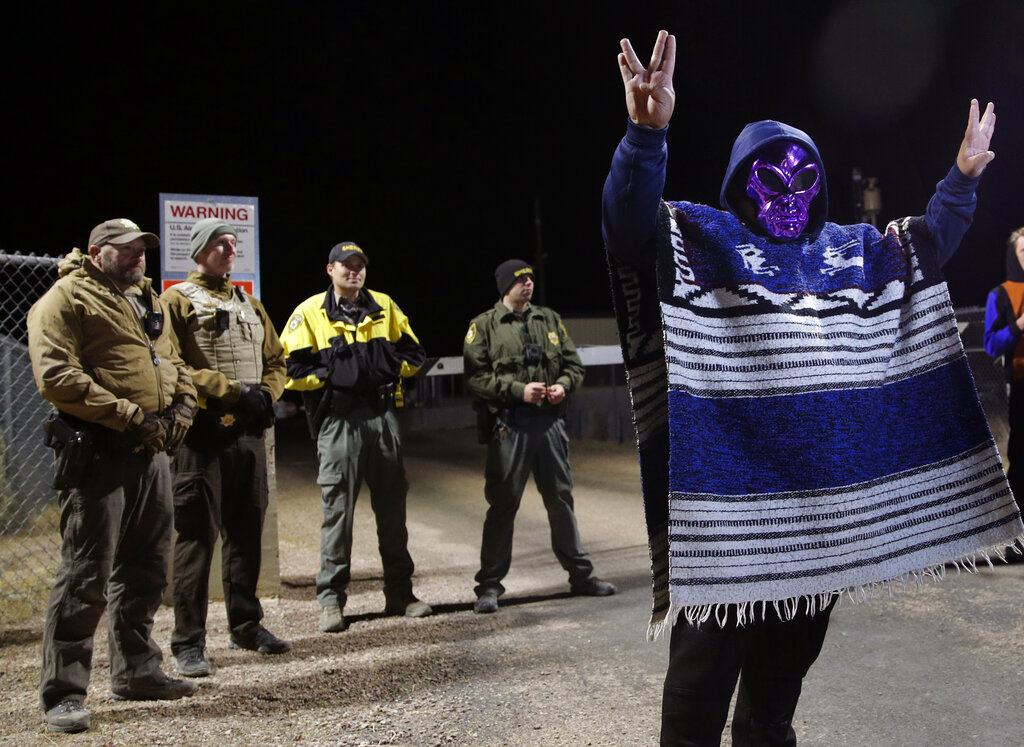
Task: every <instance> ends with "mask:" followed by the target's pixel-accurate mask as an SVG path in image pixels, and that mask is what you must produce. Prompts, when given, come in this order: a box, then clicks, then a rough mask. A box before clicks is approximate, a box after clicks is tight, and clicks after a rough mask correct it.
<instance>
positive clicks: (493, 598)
mask: <svg viewBox="0 0 1024 747" xmlns="http://www.w3.org/2000/svg"><path fill="white" fill-rule="evenodd" d="M473 611H474V612H476V613H478V614H481V615H487V614H490V613H491V612H497V611H498V591H497V589H485V590H484V591H481V592H480V596H478V597H477V598H476V602H475V603H474V604H473Z"/></svg>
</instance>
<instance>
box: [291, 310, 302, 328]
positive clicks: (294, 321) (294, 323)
mask: <svg viewBox="0 0 1024 747" xmlns="http://www.w3.org/2000/svg"><path fill="white" fill-rule="evenodd" d="M300 324H302V314H296V315H295V316H293V317H292V318H291V319H289V320H288V329H290V330H291V331H292V332H294V331H295V330H297V329H298V328H299V325H300Z"/></svg>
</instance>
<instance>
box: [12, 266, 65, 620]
mask: <svg viewBox="0 0 1024 747" xmlns="http://www.w3.org/2000/svg"><path fill="white" fill-rule="evenodd" d="M57 262H58V260H57V259H55V258H53V257H36V256H34V255H31V254H29V255H22V254H17V253H16V254H6V253H4V252H0V599H2V600H3V603H2V604H0V625H13V624H18V623H22V622H24V621H26V620H28V619H32V618H35V617H37V616H38V614H39V612H40V611H41V610H42V608H43V607H44V606H45V604H46V599H47V594H48V592H49V589H50V587H51V586H52V585H53V578H54V573H55V571H56V569H57V562H58V560H59V558H60V534H59V528H58V524H59V515H58V511H57V500H56V493H55V492H54V490H53V489H52V488H51V487H50V477H51V475H52V472H53V461H52V452H50V450H49V449H47V448H46V447H45V446H44V445H43V431H42V423H43V421H44V420H46V417H47V415H48V414H49V412H50V406H49V405H48V404H47V403H46V402H45V401H44V400H43V398H42V397H40V396H39V392H38V390H37V389H36V386H35V382H34V381H33V379H32V365H31V363H30V362H29V358H28V346H27V340H28V335H27V333H26V331H25V317H26V316H27V315H28V310H29V308H30V307H31V306H32V304H33V303H35V301H36V299H37V298H39V297H40V296H41V295H43V293H45V292H46V290H47V289H48V288H49V287H50V285H52V284H53V281H54V280H56V278H57Z"/></svg>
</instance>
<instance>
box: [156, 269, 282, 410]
mask: <svg viewBox="0 0 1024 747" xmlns="http://www.w3.org/2000/svg"><path fill="white" fill-rule="evenodd" d="M186 279H187V280H188V281H189V282H192V283H195V284H196V285H198V286H200V287H202V288H205V289H206V290H208V291H209V292H210V294H211V295H212V296H214V297H215V298H220V299H224V300H227V299H229V298H230V297H231V293H232V286H231V278H230V277H223V278H218V277H213V276H211V275H204V274H202V273H201V272H190V273H189V274H188V278H186ZM245 295H246V296H247V297H248V299H249V303H250V304H252V308H253V310H254V311H255V312H256V316H257V317H259V320H260V322H261V323H262V325H263V332H264V335H263V377H262V379H261V381H260V388H261V389H264V390H265V391H267V392H270V396H271V398H272V399H273V400H274V401H276V400H277V399H278V398H280V396H281V393H282V392H283V391H284V382H285V378H286V374H285V366H284V348H283V347H281V340H280V338H278V336H277V331H276V330H275V329H274V325H273V324H272V323H271V321H270V318H269V317H268V316H267V310H266V309H265V308H263V304H261V303H260V302H259V301H257V300H256V299H255V298H253V297H252V296H250V295H249V294H248V293H246V294H245ZM160 300H161V301H162V302H163V303H164V304H165V305H166V306H167V313H168V322H169V324H168V326H169V328H170V333H171V341H172V343H173V344H174V349H175V350H177V351H179V352H180V354H181V357H182V359H183V360H184V361H185V367H186V368H187V369H188V372H189V373H190V374H191V375H192V381H193V382H194V383H195V385H196V389H197V390H198V391H199V394H200V396H202V397H212V398H215V399H221V400H224V401H225V402H228V403H234V402H237V401H238V397H239V395H240V394H241V392H242V384H241V382H239V381H236V380H234V379H230V378H228V377H227V376H225V375H224V374H222V373H220V372H219V371H217V370H216V369H215V368H214V367H213V364H212V363H211V362H210V361H209V360H208V359H207V356H206V355H205V354H204V353H203V351H202V350H200V349H199V346H198V345H196V342H195V330H196V328H197V326H198V321H197V319H196V310H195V308H194V307H193V306H192V302H191V301H189V300H188V299H187V298H185V296H183V295H182V294H181V293H180V292H178V291H177V290H175V289H174V287H173V286H172V287H170V288H168V289H167V290H166V291H164V293H163V295H162V296H160Z"/></svg>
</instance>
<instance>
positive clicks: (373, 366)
mask: <svg viewBox="0 0 1024 747" xmlns="http://www.w3.org/2000/svg"><path fill="white" fill-rule="evenodd" d="M358 303H359V306H360V309H361V314H362V316H361V318H360V319H359V321H358V322H356V323H352V322H351V321H349V320H348V318H347V317H345V316H344V315H343V314H342V313H341V311H340V310H339V309H338V306H337V304H336V302H335V300H334V291H333V289H329V290H328V291H326V292H324V293H319V294H317V295H315V296H312V297H310V298H307V299H306V300H305V301H303V302H302V303H301V304H299V306H298V307H297V308H296V309H295V311H294V312H293V313H292V315H291V317H290V318H289V320H288V324H286V325H285V328H284V330H282V332H281V344H282V345H283V346H284V352H285V355H286V361H285V362H286V365H287V371H288V381H287V382H286V383H285V388H286V389H296V390H300V391H310V390H313V389H320V388H322V387H323V386H324V385H325V384H326V383H330V385H331V387H332V388H334V389H337V390H341V391H345V392H350V393H353V394H362V393H370V394H372V393H373V392H375V391H376V389H377V388H378V387H380V386H383V385H387V384H396V385H397V384H399V382H400V379H401V378H407V377H409V376H412V375H413V374H415V373H416V371H417V370H418V369H419V367H420V366H421V365H423V361H424V360H425V358H426V353H425V352H424V350H423V346H422V345H420V342H419V339H417V337H416V335H415V333H414V332H413V331H412V327H410V326H409V319H408V317H406V315H405V314H404V313H403V312H402V310H401V309H400V308H399V307H398V304H396V303H395V302H394V301H393V300H392V299H391V297H390V296H388V295H386V294H384V293H379V292H377V291H372V290H368V289H363V290H362V291H360V294H359V301H358Z"/></svg>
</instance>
